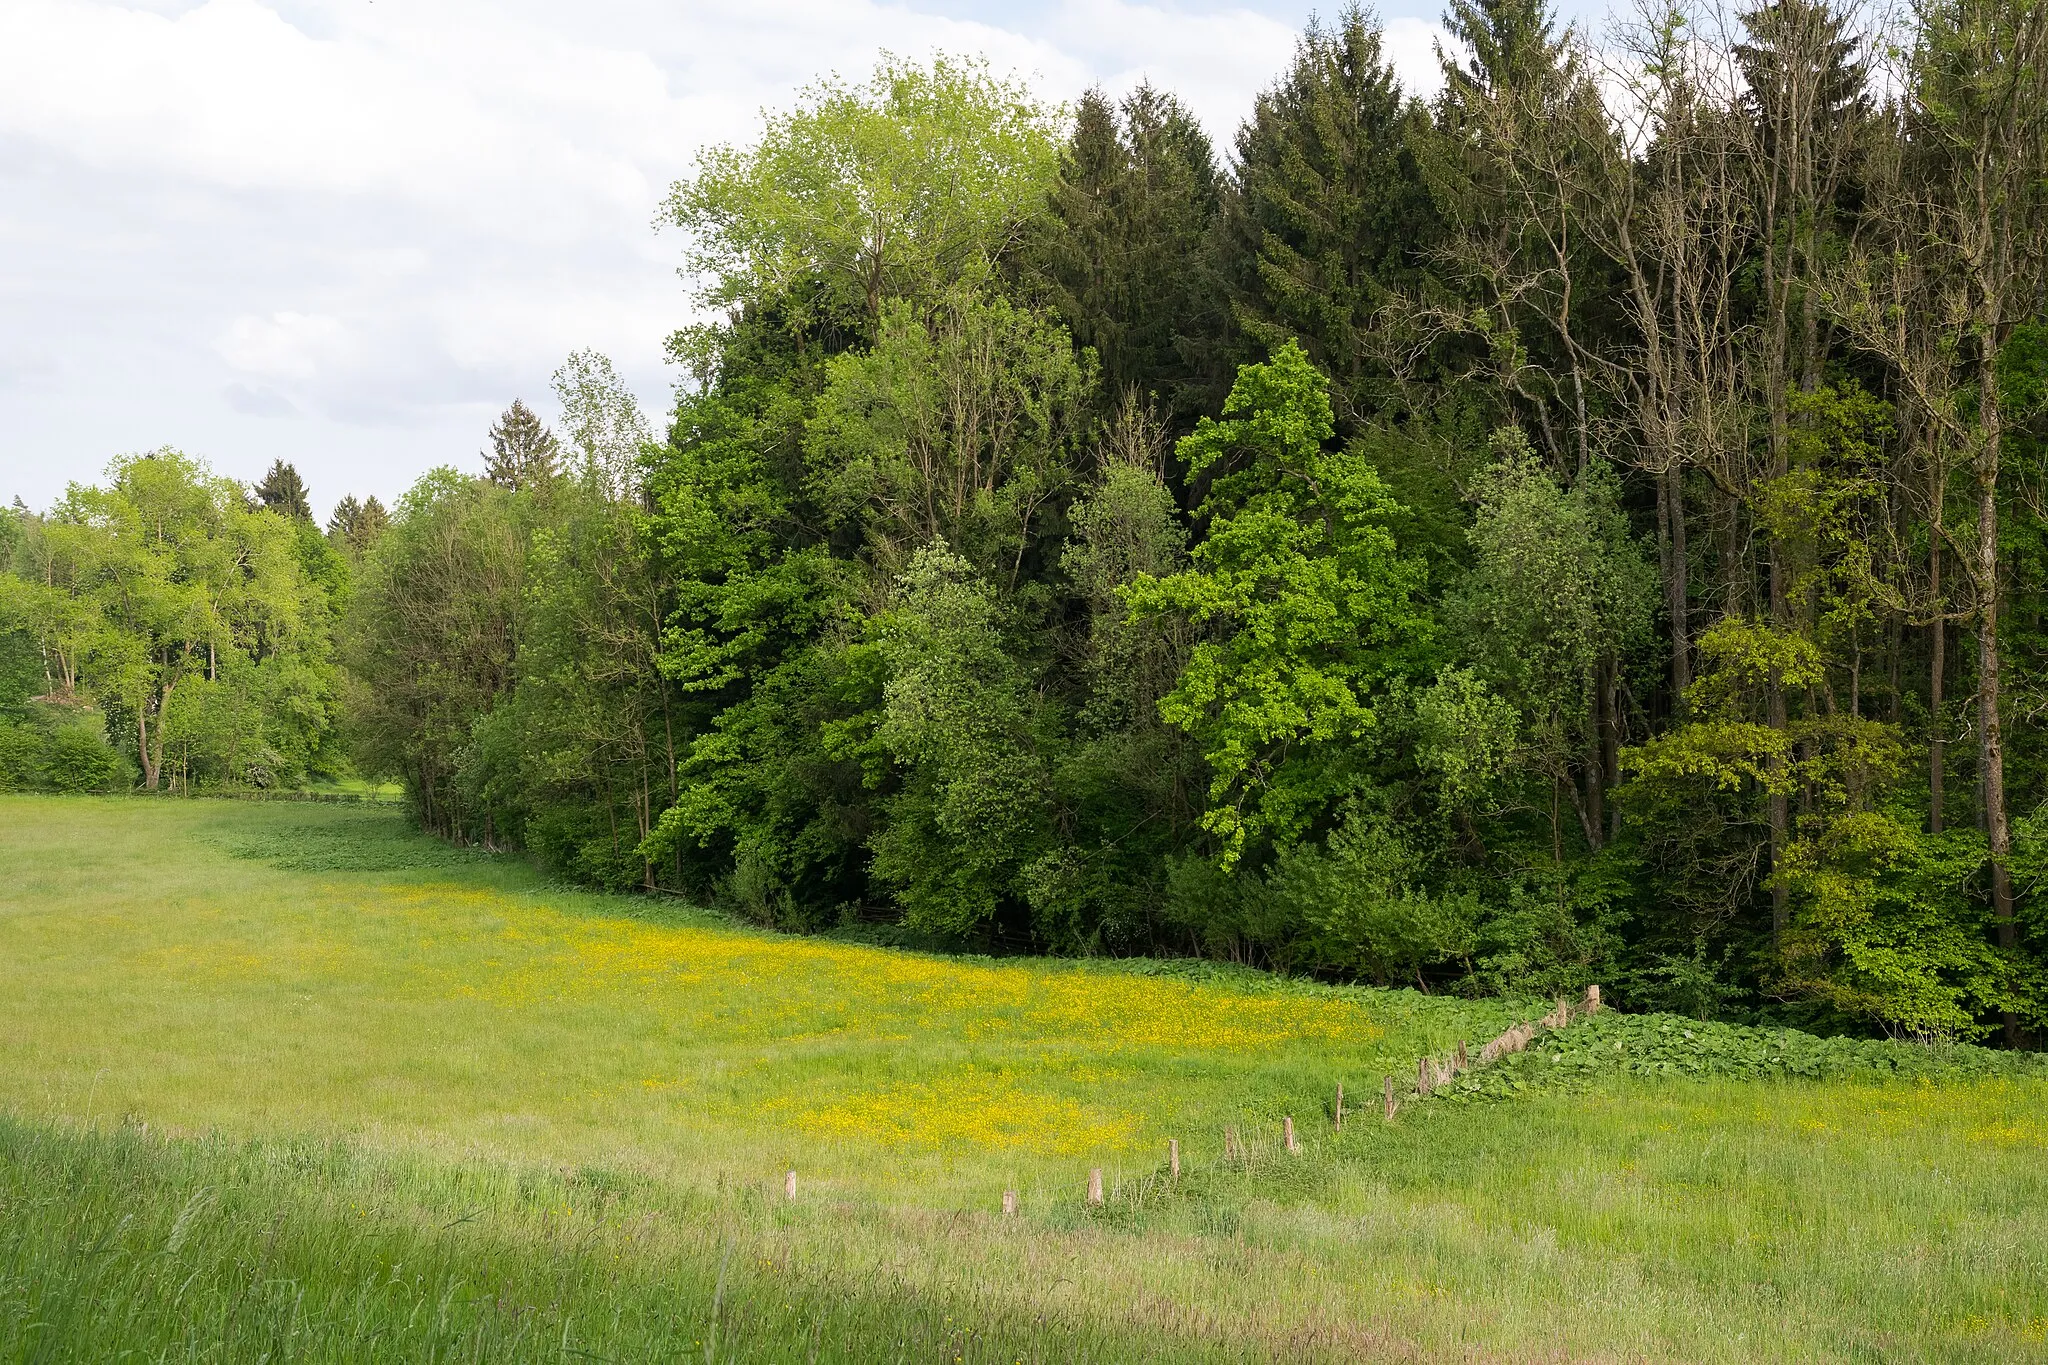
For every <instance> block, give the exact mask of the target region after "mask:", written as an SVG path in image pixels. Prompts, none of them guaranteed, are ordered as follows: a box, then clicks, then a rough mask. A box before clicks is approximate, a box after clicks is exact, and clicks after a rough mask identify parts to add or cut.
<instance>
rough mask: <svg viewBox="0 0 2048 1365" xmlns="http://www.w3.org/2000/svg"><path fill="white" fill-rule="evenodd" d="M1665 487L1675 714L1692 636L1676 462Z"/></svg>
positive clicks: (1687, 681) (1686, 681)
mask: <svg viewBox="0 0 2048 1365" xmlns="http://www.w3.org/2000/svg"><path fill="white" fill-rule="evenodd" d="M1664 483H1665V484H1666V485H1667V486H1666V488H1665V492H1664V499H1665V501H1666V502H1667V503H1668V504H1669V505H1670V508H1671V512H1670V516H1671V572H1670V574H1669V575H1668V576H1667V578H1666V580H1665V584H1664V591H1665V593H1666V595H1667V599H1666V604H1665V605H1666V610H1667V611H1668V612H1669V614H1670V616H1671V692H1672V698H1671V704H1672V709H1673V710H1674V711H1676V710H1677V709H1678V708H1679V707H1680V706H1681V705H1683V704H1684V702H1685V694H1686V692H1687V691H1688V690H1689V689H1690V688H1691V687H1692V634H1691V629H1690V622H1688V621H1687V620H1686V600H1687V598H1688V597H1689V596H1690V595H1691V594H1690V589H1689V587H1688V585H1687V582H1686V579H1687V564H1686V548H1685V474H1684V472H1683V471H1682V470H1681V469H1680V468H1679V467H1678V464H1677V462H1676V461H1673V463H1672V465H1671V467H1670V468H1669V469H1667V470H1665V471H1664Z"/></svg>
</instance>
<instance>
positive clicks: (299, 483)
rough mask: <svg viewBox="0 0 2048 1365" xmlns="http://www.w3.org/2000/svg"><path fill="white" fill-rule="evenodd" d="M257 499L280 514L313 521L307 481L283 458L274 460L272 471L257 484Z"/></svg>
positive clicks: (271, 466) (298, 519)
mask: <svg viewBox="0 0 2048 1365" xmlns="http://www.w3.org/2000/svg"><path fill="white" fill-rule="evenodd" d="M256 499H257V501H259V502H261V503H262V504H263V505H264V506H265V507H268V508H269V509H270V510H271V511H273V512H275V513H277V514H278V515H279V516H284V517H290V518H293V519H294V520H297V521H311V520H312V519H313V506H312V503H311V502H309V501H308V499H307V494H306V481H305V480H304V479H302V478H300V477H299V471H298V470H296V469H294V468H292V466H290V465H288V464H286V463H285V462H284V461H283V460H273V461H271V463H270V472H269V473H268V474H265V475H264V476H263V482H261V483H259V484H257V485H256Z"/></svg>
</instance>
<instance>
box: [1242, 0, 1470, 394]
mask: <svg viewBox="0 0 2048 1365" xmlns="http://www.w3.org/2000/svg"><path fill="white" fill-rule="evenodd" d="M1428 123H1429V121H1428V117H1427V115H1426V114H1425V113H1424V111H1423V110H1422V108H1421V106H1420V105H1418V104H1415V103H1413V102H1411V101H1409V100H1407V99H1406V98H1405V97H1404V96H1403V95H1402V93H1401V87H1400V83H1399V82H1398V81H1397V80H1396V79H1395V76H1394V70H1393V67H1392V66H1391V65H1390V64H1389V63H1388V61H1387V60H1386V57H1385V54H1384V52H1383V51H1382V47H1381V30H1380V27H1379V25H1378V22H1377V20H1375V19H1373V18H1372V17H1371V16H1370V15H1368V14H1367V13H1366V12H1365V11H1363V10H1361V9H1359V8H1358V7H1357V6H1355V5H1354V6H1351V7H1349V8H1347V9H1346V10H1345V11H1344V12H1343V13H1342V14H1341V15H1340V16H1339V17H1338V20H1337V24H1336V26H1335V27H1334V28H1326V27H1324V26H1323V25H1322V24H1320V23H1315V22H1312V23H1310V25H1309V27H1308V29H1307V30H1306V31H1305V32H1304V33H1303V34H1302V37H1301V41H1300V43H1299V45H1298V46H1297V47H1296V49H1295V56H1294V65H1293V68H1292V69H1291V70H1290V71H1289V72H1288V73H1287V75H1286V76H1285V77H1284V78H1282V80H1281V81H1280V83H1279V84H1278V85H1276V86H1275V87H1274V88H1273V89H1271V90H1268V91H1266V92H1265V93H1264V94H1262V95H1260V96H1259V99H1258V102H1257V104H1256V106H1255V107H1254V110H1253V113H1252V117H1251V119H1250V120H1249V121H1248V122H1247V123H1245V124H1244V125H1243V127H1242V128H1240V129H1239V131H1238V135H1237V163H1238V169H1237V177H1236V184H1235V186H1234V187H1233V191H1232V193H1230V194H1229V195H1228V196H1227V198H1226V200H1225V202H1224V209H1223V221H1222V242H1221V251H1222V268H1223V271H1224V275H1225V279H1226V282H1227V284H1228V287H1229V290H1230V300H1231V306H1232V312H1233V316H1234V320H1235V323H1236V325H1237V327H1238V328H1239V329H1240V331H1241V333H1242V336H1243V341H1244V343H1246V344H1244V345H1243V347H1242V349H1243V351H1244V353H1245V354H1244V358H1245V359H1248V360H1251V359H1259V358H1262V357H1263V355H1264V354H1265V353H1267V352H1269V351H1272V350H1276V349H1277V348H1278V347H1279V346H1281V345H1282V344H1283V343H1285V342H1286V341H1287V340H1288V339H1290V338H1297V339H1299V340H1300V342H1301V343H1302V345H1303V346H1304V347H1306V348H1307V350H1308V353H1309V356H1310V358H1311V359H1312V360H1313V361H1314V362H1315V364H1316V366H1317V367H1318V368H1319V369H1322V370H1323V371H1324V372H1325V373H1327V374H1329V375H1330V377H1331V380H1332V382H1333V386H1334V387H1333V392H1332V394H1331V397H1332V399H1333V400H1334V402H1335V406H1336V409H1337V419H1338V425H1339V429H1340V431H1343V430H1347V429H1348V430H1356V429H1357V428H1358V427H1359V426H1360V425H1361V424H1362V423H1363V422H1364V420H1365V419H1367V418H1369V417H1371V416H1372V415H1373V414H1375V413H1377V412H1380V411H1381V410H1382V409H1383V408H1384V407H1385V405H1386V402H1387V400H1388V398H1389V397H1390V396H1391V392H1390V386H1389V384H1388V383H1387V379H1388V374H1387V370H1386V368H1385V366H1384V365H1383V364H1382V363H1380V362H1379V361H1377V360H1376V359H1375V358H1374V352H1373V347H1372V346H1371V344H1370V335H1371V333H1372V332H1373V331H1374V328H1375V319H1376V316H1377V315H1378V313H1379V312H1380V310H1381V309H1383V308H1384V307H1385V306H1386V305H1387V304H1388V303H1389V302H1391V301H1392V300H1393V299H1394V297H1395V296H1396V294H1397V292H1398V293H1406V294H1410V295H1414V294H1417V293H1419V292H1420V291H1421V286H1422V284H1423V282H1424V279H1425V274H1424V262H1425V261H1426V260H1427V258H1428V253H1429V251H1430V248H1431V246H1432V244H1433V242H1434V240H1435V239H1436V237H1437V235H1438V229H1437V221H1436V214H1435V212H1434V209H1433V207H1432V205H1431V202H1430V196H1429V192H1428V189H1427V187H1426V186H1425V184H1424V181H1423V177H1422V173H1421V168H1420V162H1419V157H1418V151H1419V146H1420V143H1421V141H1422V140H1423V139H1424V138H1425V137H1426V136H1427V134H1428Z"/></svg>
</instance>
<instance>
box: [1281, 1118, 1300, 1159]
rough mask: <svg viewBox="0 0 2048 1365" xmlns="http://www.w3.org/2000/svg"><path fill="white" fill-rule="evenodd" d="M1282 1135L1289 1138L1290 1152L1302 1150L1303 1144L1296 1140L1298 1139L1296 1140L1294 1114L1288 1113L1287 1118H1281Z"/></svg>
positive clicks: (1288, 1147)
mask: <svg viewBox="0 0 2048 1365" xmlns="http://www.w3.org/2000/svg"><path fill="white" fill-rule="evenodd" d="M1280 1135H1281V1136H1282V1137H1284V1138H1286V1139H1287V1150H1288V1151H1290V1152H1298V1151H1300V1150H1301V1144H1299V1143H1297V1142H1296V1141H1295V1140H1294V1117H1293V1115H1291V1114H1290V1115H1288V1116H1287V1117H1286V1118H1283V1119H1281V1120H1280Z"/></svg>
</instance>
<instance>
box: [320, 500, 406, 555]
mask: <svg viewBox="0 0 2048 1365" xmlns="http://www.w3.org/2000/svg"><path fill="white" fill-rule="evenodd" d="M390 524H391V517H390V514H389V513H387V512H386V511H385V510H384V504H383V503H381V502H379V501H377V496H376V494H374V493H373V494H371V495H370V497H369V498H368V500H366V501H363V502H357V501H356V497H355V494H353V493H351V494H349V495H348V496H347V497H345V498H343V499H342V500H341V501H340V502H338V503H336V504H334V514H333V515H332V516H330V517H328V518H327V539H328V540H329V541H331V542H332V543H333V544H334V546H335V547H336V548H337V549H339V550H342V551H343V552H345V553H347V554H349V555H351V556H354V555H360V554H361V553H362V552H363V551H364V550H367V549H369V548H370V545H371V543H372V542H373V541H375V540H376V539H377V537H378V536H379V535H382V534H383V532H384V528H385V527H386V526H388V525H390Z"/></svg>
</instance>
